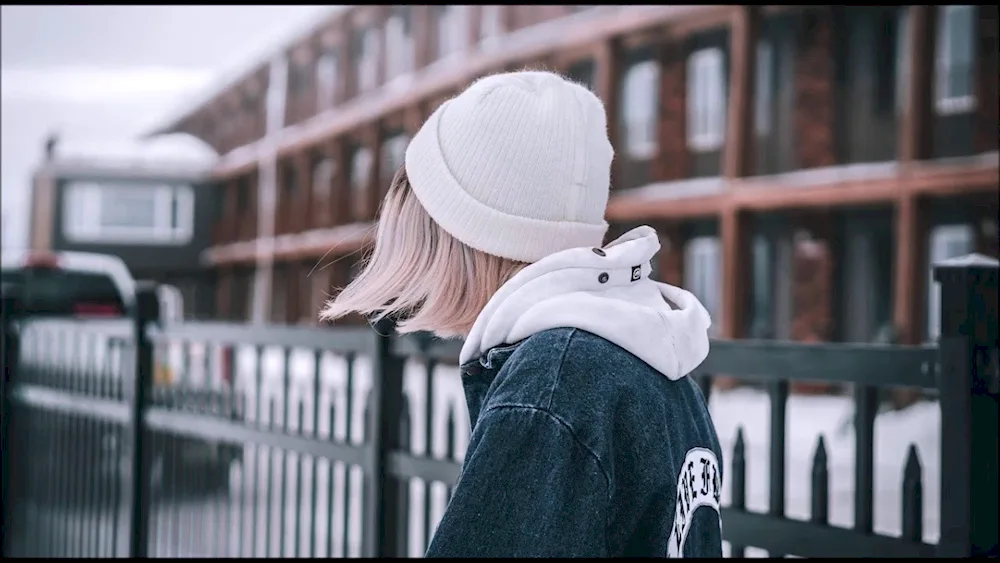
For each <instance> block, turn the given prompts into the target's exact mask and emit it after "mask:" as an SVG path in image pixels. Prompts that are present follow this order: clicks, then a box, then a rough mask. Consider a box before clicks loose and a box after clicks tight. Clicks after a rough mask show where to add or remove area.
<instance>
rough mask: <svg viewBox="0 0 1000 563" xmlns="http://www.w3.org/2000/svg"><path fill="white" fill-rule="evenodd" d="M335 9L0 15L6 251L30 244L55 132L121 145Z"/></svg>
mask: <svg viewBox="0 0 1000 563" xmlns="http://www.w3.org/2000/svg"><path fill="white" fill-rule="evenodd" d="M334 8H335V7H333V6H3V7H2V8H0V26H2V29H0V42H2V43H0V94H2V96H0V98H2V114H0V128H2V143H0V181H2V184H0V204H2V205H0V208H2V213H3V216H4V219H3V223H4V227H3V233H2V234H0V236H2V237H3V238H2V245H3V247H4V248H10V247H13V248H20V247H23V246H24V245H25V244H26V241H27V228H28V221H27V215H28V201H29V195H30V182H31V174H32V172H33V170H34V168H35V167H36V166H37V165H38V163H39V161H40V159H41V152H42V144H43V142H44V138H45V136H46V135H47V134H48V133H49V132H50V131H58V132H59V133H60V136H61V137H62V138H65V139H67V140H72V141H73V142H74V144H77V145H79V144H80V143H92V144H93V145H94V146H101V145H102V143H108V144H110V143H116V144H120V143H121V141H123V140H127V139H130V138H132V137H134V136H136V135H138V134H141V133H144V132H146V131H148V130H149V129H150V128H152V127H154V126H156V125H159V124H161V123H163V122H164V121H165V120H166V119H169V118H170V117H172V116H174V115H176V112H177V111H178V109H179V108H180V107H182V106H184V105H185V104H189V103H191V102H192V101H194V100H195V99H197V98H198V97H199V96H200V95H204V94H205V93H206V91H207V90H211V88H212V87H213V86H215V85H216V84H217V83H218V82H219V81H220V80H224V79H226V78H228V77H230V76H232V75H233V73H234V72H239V71H240V70H242V69H243V68H247V65H249V64H251V62H252V61H254V60H259V59H260V58H262V57H263V56H265V55H267V54H269V53H270V52H272V51H274V50H275V49H276V48H277V46H278V45H279V44H280V43H281V42H283V41H284V40H285V39H286V38H289V37H290V36H292V35H294V34H295V32H296V31H297V30H300V29H304V28H305V27H307V26H309V25H310V24H311V23H312V22H316V21H318V19H319V18H320V17H322V15H323V14H324V13H326V12H328V11H330V10H331V9H334Z"/></svg>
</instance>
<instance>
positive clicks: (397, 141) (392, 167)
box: [380, 133, 410, 182]
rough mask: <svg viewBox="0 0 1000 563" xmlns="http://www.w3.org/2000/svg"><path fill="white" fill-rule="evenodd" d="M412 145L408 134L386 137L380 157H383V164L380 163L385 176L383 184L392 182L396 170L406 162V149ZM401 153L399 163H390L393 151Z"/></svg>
mask: <svg viewBox="0 0 1000 563" xmlns="http://www.w3.org/2000/svg"><path fill="white" fill-rule="evenodd" d="M409 144H410V138H409V136H408V135H407V134H406V133H397V134H395V135H392V136H391V137H386V138H385V140H383V141H382V149H381V151H380V153H381V154H380V156H381V157H382V162H381V163H380V166H381V172H382V174H383V175H385V176H386V177H385V178H382V181H383V182H391V181H392V178H393V176H394V175H395V174H396V170H398V169H399V167H400V166H402V165H403V163H404V162H405V160H406V147H407V146H408V145H409ZM397 150H398V151H399V162H398V163H393V162H391V161H390V159H391V158H392V153H393V151H397Z"/></svg>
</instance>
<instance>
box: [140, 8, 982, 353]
mask: <svg viewBox="0 0 1000 563" xmlns="http://www.w3.org/2000/svg"><path fill="white" fill-rule="evenodd" d="M293 43H294V44H291V45H288V46H287V48H286V49H284V50H283V51H282V52H280V53H277V54H276V56H275V57H274V58H273V59H271V60H269V61H264V62H261V63H260V64H259V65H258V66H257V67H256V68H254V69H253V70H251V71H250V72H248V73H246V74H245V75H244V76H243V77H242V78H240V79H238V80H236V81H235V82H233V83H231V84H230V85H229V86H228V87H226V88H225V89H223V90H221V91H218V92H216V93H215V94H214V95H212V96H211V98H210V99H209V100H208V101H206V102H205V103H203V104H201V105H199V106H198V107H195V108H192V109H191V110H190V111H189V112H187V113H185V114H184V115H182V116H180V117H179V118H178V119H177V120H176V121H175V122H173V123H171V124H169V125H168V126H166V127H164V128H163V129H162V130H160V131H159V133H166V132H187V133H190V134H193V135H195V136H197V137H200V138H201V139H203V140H205V141H206V142H207V143H209V144H210V145H212V146H213V147H214V148H216V149H217V150H218V151H219V153H220V154H221V155H223V156H222V157H221V158H220V160H219V161H218V164H217V166H216V168H215V171H214V178H215V180H216V181H217V183H218V190H219V193H220V194H222V198H223V201H224V205H222V211H221V213H220V215H219V216H218V219H217V221H216V226H215V239H214V243H213V246H212V247H211V248H210V249H209V250H208V251H206V253H205V259H206V260H207V261H208V262H209V263H211V265H212V268H213V269H215V270H216V271H217V273H218V285H217V296H218V300H217V305H218V314H219V315H220V316H221V317H225V318H232V319H244V318H255V319H257V320H270V321H272V322H289V323H297V322H305V323H312V322H315V318H316V312H317V309H318V307H319V306H320V304H321V302H322V300H323V299H324V294H325V293H326V292H327V291H329V289H330V288H331V287H337V286H342V285H343V284H344V283H346V282H347V281H348V280H349V279H350V276H351V275H352V268H353V267H354V266H353V262H354V257H355V256H356V254H352V253H354V252H355V251H357V250H358V249H360V248H362V247H363V246H364V245H365V244H366V242H367V239H366V236H367V235H368V233H369V232H370V230H369V226H370V225H371V221H372V220H373V218H374V217H375V213H376V210H377V205H378V202H379V200H380V198H381V196H382V195H383V194H384V193H385V190H386V188H387V185H388V183H389V181H390V180H391V177H392V175H393V173H394V172H395V170H396V168H397V167H398V166H399V165H400V164H401V162H402V155H403V151H404V148H405V145H406V140H407V138H408V137H409V136H410V135H412V134H413V133H414V132H415V131H416V129H417V128H418V127H419V125H420V123H421V122H422V120H423V119H424V118H425V117H427V116H428V115H430V113H431V112H432V111H433V110H434V109H435V108H436V107H437V106H438V104H440V103H441V102H442V101H443V100H444V99H447V97H448V96H450V95H453V94H454V93H457V92H458V91H460V90H461V89H462V88H464V87H465V86H466V85H468V84H469V83H470V82H471V81H472V80H474V79H475V78H476V77H478V76H481V75H483V74H486V73H490V72H496V71H502V70H515V69H520V68H525V67H529V68H546V69H550V70H555V71H559V72H562V73H564V74H567V75H569V76H571V77H573V78H574V79H576V80H578V81H580V82H582V83H585V84H587V85H588V86H589V87H590V88H592V89H593V90H594V91H595V92H596V93H597V94H598V95H599V96H600V97H601V98H602V99H603V100H605V103H606V106H607V110H608V114H609V119H608V123H609V127H610V129H611V131H610V133H611V136H612V141H613V143H614V145H615V147H616V151H617V156H616V160H615V163H614V167H615V168H614V173H613V193H612V197H611V203H610V207H609V212H608V214H609V220H611V221H612V223H613V228H612V231H613V232H612V233H609V237H610V236H614V235H615V233H617V232H621V231H622V230H624V229H627V228H629V227H631V226H634V225H636V224H640V223H647V224H650V225H653V226H654V227H656V228H657V229H658V231H659V232H660V233H661V235H662V237H663V251H662V253H661V255H660V258H659V261H658V263H657V264H656V265H655V267H656V269H657V275H658V276H660V277H661V278H662V279H663V280H665V281H668V282H671V283H676V284H682V285H684V286H685V287H688V288H690V289H691V290H693V291H694V292H695V293H697V294H698V295H699V296H700V297H701V299H702V300H703V301H704V303H705V304H706V306H707V307H708V308H709V309H710V311H711V313H712V314H713V318H714V320H715V325H716V330H717V335H718V336H720V337H732V338H738V337H756V338H780V339H792V340H804V341H826V340H840V341H871V340H873V339H878V338H894V339H897V340H899V341H902V342H908V343H916V342H922V341H925V340H927V339H931V338H933V337H934V336H935V333H936V327H937V315H936V313H935V307H936V305H935V304H936V302H937V301H936V299H937V297H936V294H935V292H934V288H933V287H932V286H931V283H930V279H929V269H930V266H929V264H930V263H932V262H934V261H936V260H939V259H943V258H946V257H949V256H952V255H956V254H962V253H966V252H971V251H978V252H981V253H984V254H989V255H993V256H996V255H997V241H998V238H997V213H998V199H1000V197H998V157H997V129H996V127H997V101H998V94H997V68H998V62H997V9H996V7H993V6H939V7H935V6H895V7H843V6H832V7H831V6H757V7H748V6H358V7H352V8H350V9H345V10H342V11H338V12H335V13H332V14H331V16H330V18H329V19H328V20H326V21H323V22H320V24H319V25H317V26H316V27H315V28H314V29H312V30H311V31H309V32H308V33H305V34H303V35H302V36H301V37H299V38H298V39H297V40H296V41H294V42H293ZM348 256H349V258H348V259H345V260H340V261H336V262H334V260H335V259H336V258H337V257H348ZM331 262H333V264H332V265H331V266H330V267H326V268H323V266H325V265H328V264H330V263H331ZM317 263H319V266H320V267H319V268H315V270H314V266H316V265H317ZM310 272H312V273H311V275H310Z"/></svg>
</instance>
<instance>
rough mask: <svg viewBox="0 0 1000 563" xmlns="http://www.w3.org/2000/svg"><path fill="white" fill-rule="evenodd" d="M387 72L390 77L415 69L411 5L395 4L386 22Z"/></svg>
mask: <svg viewBox="0 0 1000 563" xmlns="http://www.w3.org/2000/svg"><path fill="white" fill-rule="evenodd" d="M385 43H386V49H387V51H388V52H387V53H386V74H387V75H388V76H389V77H390V78H395V77H397V76H401V75H404V74H406V73H408V72H410V71H412V70H413V54H414V52H415V49H414V48H413V34H412V29H411V26H410V7H409V6H395V7H394V8H393V12H392V15H391V16H389V19H388V20H386V22H385Z"/></svg>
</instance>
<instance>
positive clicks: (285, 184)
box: [281, 162, 299, 200]
mask: <svg viewBox="0 0 1000 563" xmlns="http://www.w3.org/2000/svg"><path fill="white" fill-rule="evenodd" d="M282 172H283V174H282V177H281V192H282V197H284V198H285V199H287V200H292V199H294V198H295V195H296V194H297V193H298V190H299V175H298V173H297V172H298V171H297V170H296V169H295V163H294V162H289V163H288V164H285V165H284V166H283V167H282Z"/></svg>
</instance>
